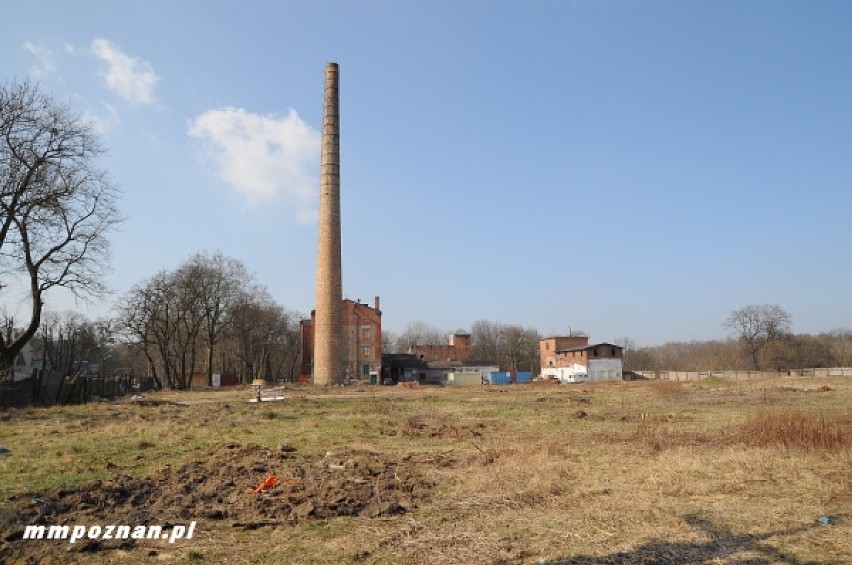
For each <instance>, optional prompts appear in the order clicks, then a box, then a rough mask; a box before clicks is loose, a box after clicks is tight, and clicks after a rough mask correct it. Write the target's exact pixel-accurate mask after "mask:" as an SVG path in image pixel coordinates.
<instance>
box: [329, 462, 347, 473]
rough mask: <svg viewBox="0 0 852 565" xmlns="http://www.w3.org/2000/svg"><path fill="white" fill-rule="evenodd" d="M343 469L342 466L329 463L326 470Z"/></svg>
mask: <svg viewBox="0 0 852 565" xmlns="http://www.w3.org/2000/svg"><path fill="white" fill-rule="evenodd" d="M345 468H346V467H344V466H343V465H338V464H337V463H329V464H328V470H329V471H342V470H344V469H345Z"/></svg>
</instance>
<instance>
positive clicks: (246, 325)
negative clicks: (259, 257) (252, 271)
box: [118, 253, 300, 389]
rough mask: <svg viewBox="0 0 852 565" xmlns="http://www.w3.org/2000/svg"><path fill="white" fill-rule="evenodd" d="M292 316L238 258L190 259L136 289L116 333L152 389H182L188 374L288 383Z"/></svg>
mask: <svg viewBox="0 0 852 565" xmlns="http://www.w3.org/2000/svg"><path fill="white" fill-rule="evenodd" d="M299 319H300V317H299V315H297V314H296V313H293V312H289V311H287V310H285V309H284V308H283V307H281V306H280V305H278V304H277V303H276V302H275V301H274V300H273V299H272V297H271V296H270V294H269V292H268V291H267V290H266V288H265V287H263V286H260V285H258V284H257V283H256V282H255V281H254V279H253V277H251V276H250V275H249V274H248V271H247V269H246V268H245V266H244V265H243V264H242V263H241V262H240V261H238V260H236V259H233V258H230V257H226V256H223V255H222V254H220V253H217V254H214V255H212V256H209V255H207V254H206V253H198V254H196V255H194V256H192V257H191V258H190V259H189V260H187V261H186V262H184V263H183V264H182V265H180V266H179V267H178V268H177V269H175V270H173V271H161V272H159V273H157V274H155V275H154V276H152V277H151V278H149V279H147V280H145V281H143V282H141V283H139V284H137V285H136V286H135V287H134V288H133V289H131V290H130V292H128V293H127V295H126V296H125V297H124V299H123V300H122V301H121V307H120V312H119V317H118V323H119V327H120V328H121V329H122V330H123V333H124V336H125V340H126V341H127V342H128V343H132V344H135V345H136V346H137V347H138V348H139V351H140V353H141V354H142V355H143V356H144V358H145V360H146V361H147V364H148V373H149V374H150V375H151V376H152V377H153V378H154V379H155V380H156V381H157V384H158V385H159V386H168V387H171V388H180V389H185V388H189V386H190V384H191V377H192V375H193V374H194V373H197V372H200V371H202V370H203V371H204V372H205V373H206V375H207V384H208V385H212V384H213V373H214V372H221V373H235V374H237V375H238V376H239V377H240V379H241V380H251V379H254V378H265V379H268V380H274V379H277V378H284V379H288V380H292V379H293V378H294V377H295V371H296V361H297V358H298V355H299V346H300V344H299V339H300V331H299Z"/></svg>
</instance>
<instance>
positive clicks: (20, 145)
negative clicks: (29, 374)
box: [0, 83, 121, 369]
mask: <svg viewBox="0 0 852 565" xmlns="http://www.w3.org/2000/svg"><path fill="white" fill-rule="evenodd" d="M103 153H104V149H103V148H102V147H101V145H100V144H99V142H98V140H97V138H96V137H95V135H94V133H93V129H92V127H91V125H89V124H87V123H85V122H83V121H82V120H81V119H80V118H79V117H78V116H76V115H75V114H73V113H72V112H71V111H70V110H69V109H68V108H67V107H65V106H62V105H60V104H58V103H56V102H55V101H54V100H53V99H52V98H51V97H50V96H48V95H46V94H42V93H41V92H40V91H39V89H38V88H37V87H36V86H33V85H31V84H28V83H24V84H21V85H13V84H4V85H0V211H2V214H0V267H2V269H3V271H2V272H0V276H2V277H3V278H5V277H13V276H16V275H17V274H23V275H25V276H26V278H27V279H28V280H29V299H30V303H31V304H30V314H29V320H28V322H27V323H26V324H24V325H23V331H21V333H20V334H19V335H18V336H17V337H14V338H12V339H6V337H4V336H0V369H2V368H4V367H9V366H12V365H13V363H14V360H15V357H16V356H17V355H18V353H19V352H20V351H21V349H22V348H23V347H24V345H25V344H26V343H27V342H28V341H30V339H32V337H33V336H34V335H35V334H36V332H37V331H38V327H39V324H40V323H41V316H42V310H43V308H44V301H45V293H46V292H47V291H49V290H50V289H52V288H55V287H63V288H66V289H69V290H70V291H71V292H73V293H74V294H75V295H78V296H80V297H82V298H84V299H85V298H91V297H97V296H99V295H102V294H103V293H104V292H105V287H104V286H103V284H102V282H101V278H102V275H103V273H104V271H105V269H106V263H107V259H108V257H109V241H108V239H107V237H106V236H107V234H108V232H109V231H110V229H111V228H113V227H114V226H115V225H116V224H117V223H118V222H120V221H121V217H120V215H119V213H118V209H117V204H116V202H117V197H118V189H117V187H116V186H115V185H114V184H113V183H112V182H110V180H109V179H108V178H107V175H106V173H105V172H104V171H103V170H102V169H100V168H98V167H97V164H96V163H97V160H98V159H99V158H100V157H101V156H102V155H103Z"/></svg>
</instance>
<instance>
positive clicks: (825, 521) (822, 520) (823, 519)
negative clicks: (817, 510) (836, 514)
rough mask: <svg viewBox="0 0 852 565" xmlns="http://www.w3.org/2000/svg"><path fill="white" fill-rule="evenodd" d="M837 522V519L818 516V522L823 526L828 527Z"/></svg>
mask: <svg viewBox="0 0 852 565" xmlns="http://www.w3.org/2000/svg"><path fill="white" fill-rule="evenodd" d="M836 521H837V518H833V517H831V516H820V517H819V520H818V522H819V523H820V524H822V525H823V526H830V525H832V524H834V523H835V522H836Z"/></svg>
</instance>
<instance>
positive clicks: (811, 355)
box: [620, 330, 852, 371]
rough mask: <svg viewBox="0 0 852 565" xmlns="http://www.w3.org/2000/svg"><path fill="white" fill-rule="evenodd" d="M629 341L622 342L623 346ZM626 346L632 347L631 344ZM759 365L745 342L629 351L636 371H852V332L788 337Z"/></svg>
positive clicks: (771, 346)
mask: <svg viewBox="0 0 852 565" xmlns="http://www.w3.org/2000/svg"><path fill="white" fill-rule="evenodd" d="M624 341H625V340H620V342H621V343H620V344H623V343H624ZM626 342H627V343H628V345H629V344H631V342H630V340H626ZM757 358H758V362H757V364H755V362H754V359H753V357H752V350H751V347H750V346H749V344H748V342H747V341H745V340H743V339H742V338H729V339H725V340H710V341H690V342H671V343H666V344H664V345H657V346H653V347H642V348H632V349H627V350H626V351H625V355H624V366H625V369H628V370H633V371H654V370H669V371H742V370H747V369H751V370H768V371H790V370H795V369H808V368H813V367H852V330H833V331H830V332H824V333H820V334H816V335H811V334H787V335H785V336H784V337H783V338H780V339H778V340H774V341H771V342H769V343H768V344H766V345H764V346H763V347H761V349H760V353H759V354H758V356H757Z"/></svg>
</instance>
